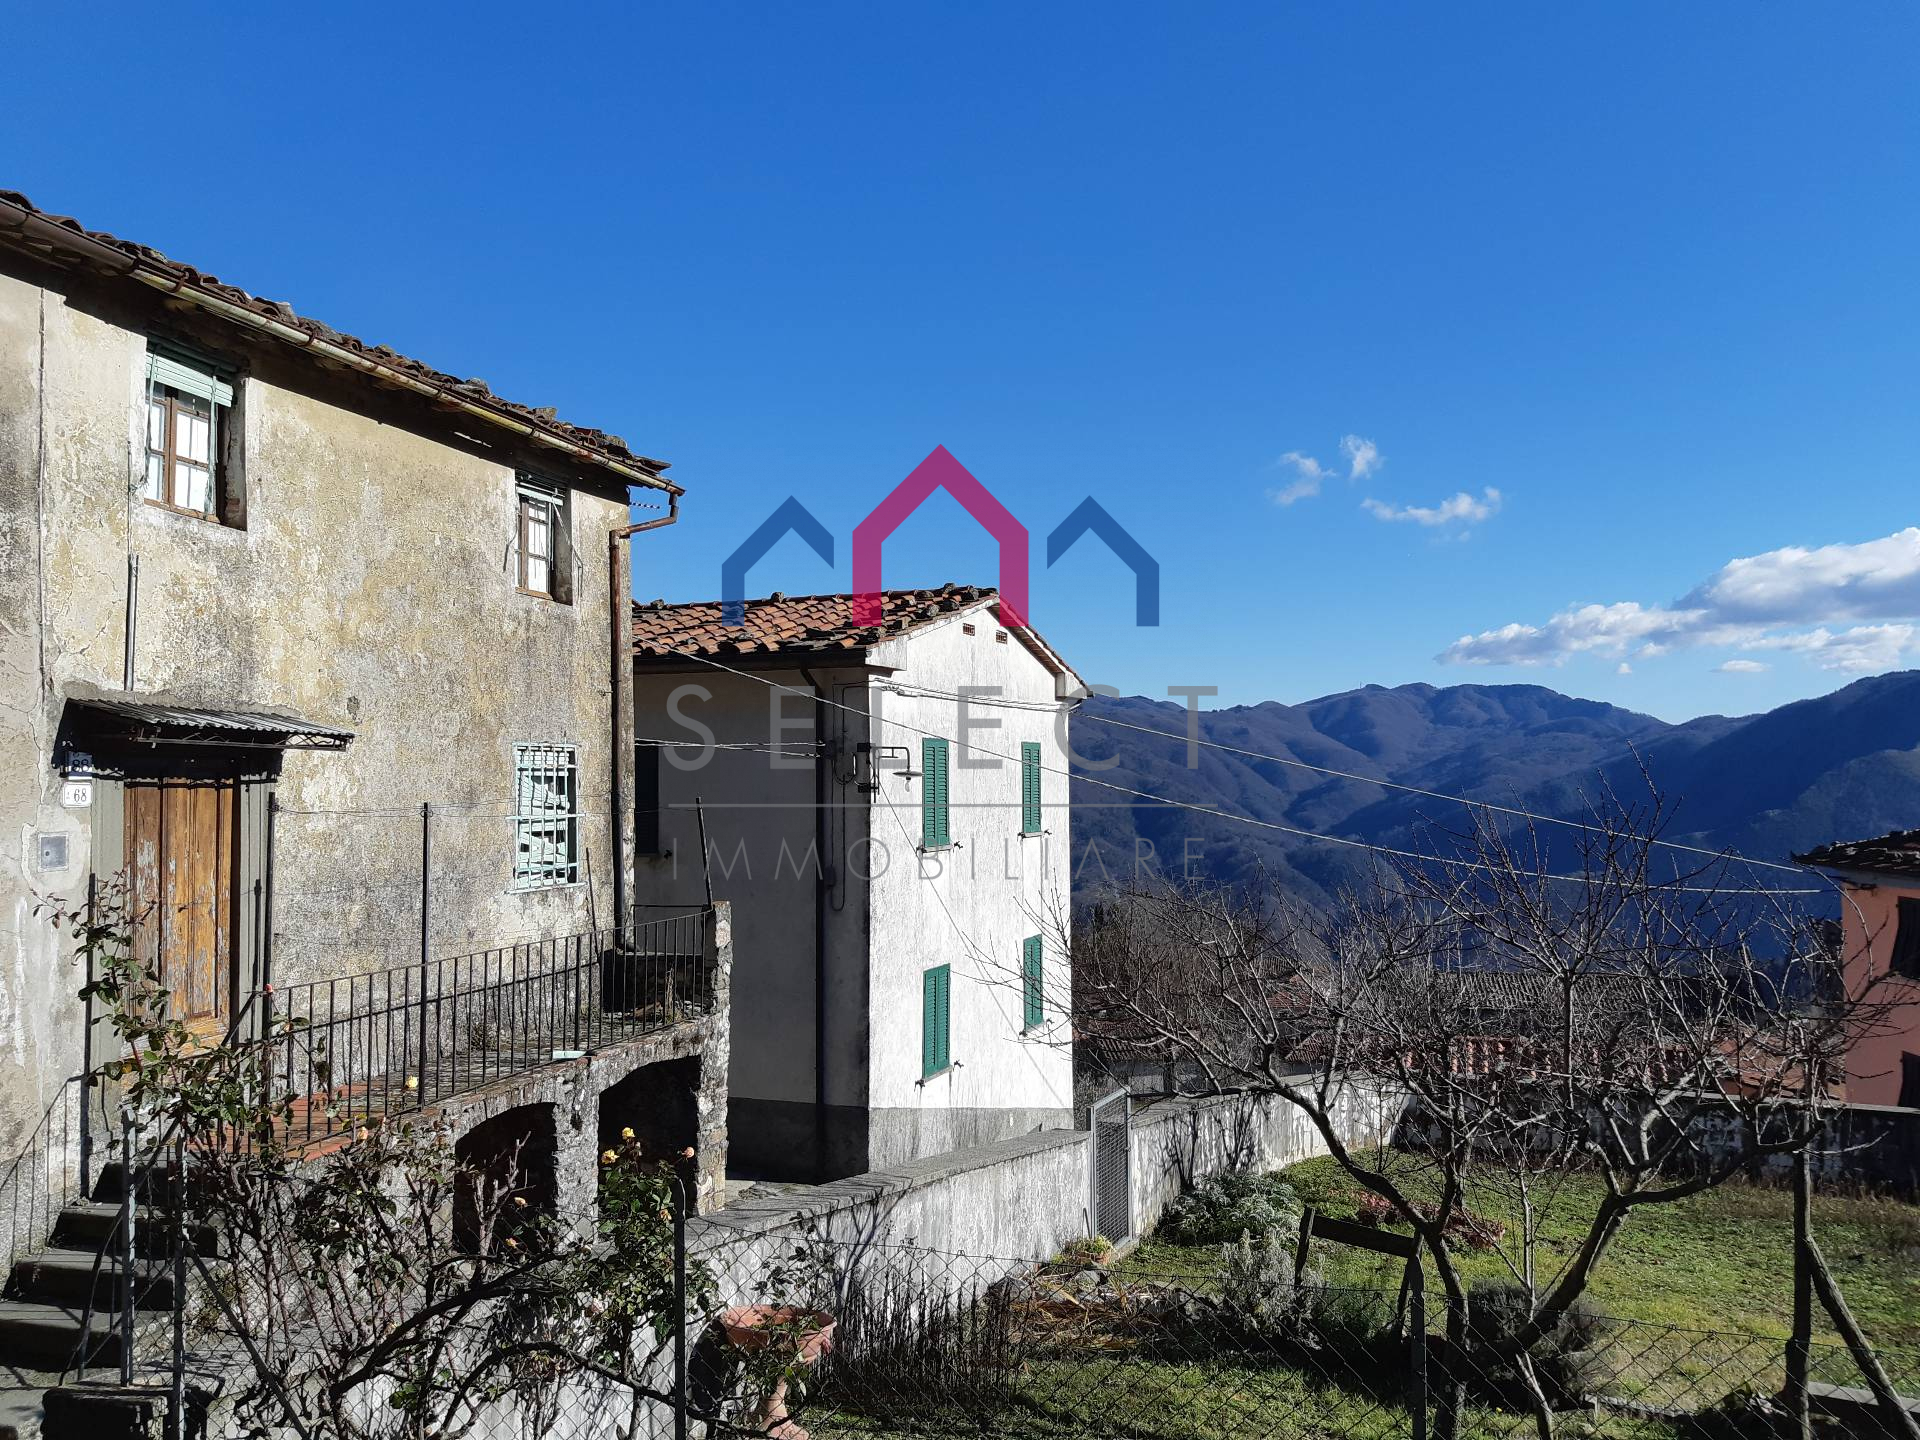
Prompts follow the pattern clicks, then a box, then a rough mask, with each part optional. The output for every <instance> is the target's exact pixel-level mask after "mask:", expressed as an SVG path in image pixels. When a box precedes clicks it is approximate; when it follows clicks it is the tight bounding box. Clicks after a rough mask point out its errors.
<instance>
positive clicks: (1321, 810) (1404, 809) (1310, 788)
mask: <svg viewBox="0 0 1920 1440" xmlns="http://www.w3.org/2000/svg"><path fill="white" fill-rule="evenodd" d="M1102 719H1110V720H1116V721H1124V722H1127V723H1129V724H1134V725H1139V726H1144V727H1146V728H1147V729H1151V730H1163V731H1169V732H1173V733H1175V734H1180V735H1184V734H1185V732H1186V723H1187V717H1186V711H1185V710H1184V709H1183V708H1182V707H1181V706H1180V705H1178V704H1177V703H1169V702H1167V701H1160V700H1148V699H1143V698H1140V697H1137V696H1132V697H1127V698H1124V699H1101V698H1095V699H1093V700H1090V701H1088V702H1087V704H1086V705H1085V706H1084V707H1082V709H1081V711H1080V712H1079V714H1078V715H1077V716H1076V718H1075V720H1074V723H1073V744H1074V749H1075V750H1076V751H1077V752H1078V753H1079V754H1080V755H1081V757H1082V758H1083V759H1085V760H1086V761H1088V762H1090V763H1098V762H1100V761H1105V760H1116V761H1117V762H1118V763H1117V765H1116V766H1115V767H1114V768H1113V769H1111V770H1104V771H1093V772H1090V773H1092V774H1093V775H1094V777H1095V778H1098V779H1106V780H1111V781H1113V782H1115V783H1117V784H1121V785H1126V786H1129V787H1131V788H1133V789H1138V790H1144V791H1147V792H1149V793H1151V794H1154V795H1158V796H1164V797H1166V798H1168V799H1172V800H1178V801H1183V802H1186V803H1189V804H1195V805H1204V806H1210V807H1213V808H1215V809H1219V810H1226V811H1230V812H1232V813H1234V814H1237V815H1244V816H1249V817H1251V818H1253V819H1255V820H1260V821H1267V822H1271V823H1274V824H1278V825H1286V826H1292V827H1295V828H1298V829H1302V830H1310V831H1312V832H1314V833H1315V834H1318V835H1331V836H1342V837H1350V838H1353V839H1358V840H1365V841H1368V842H1370V843H1373V844H1379V845H1391V846H1398V847H1402V848H1407V849H1414V850H1422V851H1430V850H1432V849H1433V848H1434V846H1435V843H1436V841H1437V839H1438V838H1439V837H1437V836H1436V835H1435V834H1434V833H1433V832H1434V830H1435V829H1436V827H1447V826H1455V827H1457V826H1458V825H1459V823H1460V821H1461V818H1462V816H1463V814H1464V812H1463V811H1462V809H1461V807H1459V806H1457V805H1452V804H1449V803H1447V802H1446V801H1442V800H1434V799H1428V798H1424V797H1421V796H1416V795H1409V794H1406V793H1404V792H1401V791H1394V790H1388V789H1386V788H1384V787H1383V786H1381V785H1379V784H1375V783H1372V782H1373V781H1376V780H1389V781H1393V782H1395V783H1397V784H1401V785H1411V786H1416V787H1419V788H1420V789H1423V790H1432V791H1437V792H1442V793H1445V794H1448V795H1461V796H1465V797H1467V798H1469V799H1474V800H1484V801H1491V802H1494V803H1498V804H1503V805H1516V806H1519V807H1523V808H1525V809H1528V810H1533V811H1537V812H1539V813H1541V814H1546V815H1555V816H1564V817H1567V818H1578V817H1580V816H1582V815H1583V814H1584V813H1585V811H1586V797H1588V796H1591V795H1595V794H1597V793H1599V792H1600V790H1601V788H1602V787H1603V786H1605V785H1611V786H1613V787H1614V788H1615V790H1616V791H1617V792H1618V793H1620V794H1622V795H1623V796H1627V797H1630V798H1633V799H1643V798H1644V797H1645V796H1646V793H1647V789H1646V780H1645V779H1644V778H1643V777H1642V773H1641V772H1642V767H1644V768H1645V771H1646V773H1647V775H1649V776H1651V778H1652V780H1653V782H1654V783H1655V784H1656V785H1657V786H1658V787H1659V788H1660V790H1661V791H1662V792H1663V793H1664V794H1665V795H1666V797H1667V798H1668V799H1669V800H1670V801H1671V802H1672V803H1673V804H1674V806H1675V807H1676V809H1675V814H1674V823H1673V825H1672V826H1671V827H1670V828H1669V830H1668V831H1667V832H1666V833H1667V838H1669V839H1674V840H1685V841H1687V842H1689V843H1695V844H1703V845H1707V846H1711V847H1714V848H1721V847H1727V848H1732V849H1735V850H1738V851H1739V852H1740V853H1742V854H1744V855H1749V856H1752V857H1754V858H1756V859H1768V860H1784V859H1787V858H1788V857H1789V856H1790V855H1791V854H1792V853H1793V852H1794V851H1796V850H1806V849H1808V848H1810V847H1812V846H1814V845H1816V844H1819V843H1821V842H1822V841H1826V840H1833V839H1844V838H1853V837H1858V836H1865V835H1874V834H1879V833H1881V832H1884V831H1887V830H1893V829H1898V828H1901V827H1906V826H1920V671H1903V672H1899V673H1895V674H1891V675H1877V676H1874V677H1872V678H1871V679H1866V680H1860V681H1856V682H1855V683H1853V684H1851V685H1849V686H1847V687H1846V688H1845V689H1843V690H1839V691H1836V692H1835V693H1833V694H1831V695H1826V696H1822V697H1821V698H1819V699H1815V700H1803V701H1799V702H1796V703H1794V704H1791V705H1783V706H1782V707H1780V708H1779V709H1778V710H1773V711H1769V712H1767V713H1766V714H1762V715H1751V716H1746V717H1744V718H1737V719H1734V718H1728V717H1726V716H1720V715H1713V716H1706V717H1704V718H1702V719H1698V720H1691V721H1688V722H1687V723H1685V724H1683V725H1670V724H1668V723H1666V722H1665V721H1662V720H1657V719H1655V718H1653V717H1652V716H1650V715H1641V714H1638V713H1636V712H1634V711H1632V710H1623V709H1620V708H1619V707H1617V706H1613V705H1605V704H1601V703H1599V702H1597V701H1593V700H1578V699H1575V698H1573V697H1571V696H1567V695H1562V694H1560V693H1558V692H1557V691H1553V690H1548V689H1546V688H1544V687H1542V686H1538V685H1454V686H1448V687H1444V688H1440V687H1436V686H1432V685H1402V686H1399V687H1397V688H1394V689H1387V688H1384V687H1382V686H1378V685H1369V686H1367V687H1366V688H1364V689H1361V690H1350V691H1347V692H1345V693H1344V694H1339V695H1328V696H1325V697H1323V698H1321V699H1319V700H1309V701H1307V702H1305V703H1304V704H1300V705H1282V704H1279V703H1277V702H1273V701H1269V702H1267V703H1265V704H1261V705H1250V706H1237V707H1234V708H1231V709H1226V710H1213V711H1206V712H1203V713H1202V714H1201V716H1200V733H1201V737H1202V738H1203V739H1206V740H1210V741H1215V742H1218V743H1220V744H1223V745H1232V746H1236V747H1239V748H1240V749H1243V750H1248V751H1254V752H1258V753H1260V754H1263V755H1273V756H1279V757H1284V758H1288V759H1294V760H1303V761H1308V762H1311V763H1312V764H1315V765H1321V766H1326V767H1329V768H1331V769H1335V770H1341V771H1345V772H1348V773H1349V774H1351V775H1353V776H1356V777H1361V778H1355V779H1338V778H1332V777H1328V776H1325V775H1321V774H1317V773H1315V772H1313V771H1308V770H1302V769H1298V768H1296V767H1293V766H1289V765H1283V764H1276V763H1274V762H1273V761H1271V760H1260V759H1254V758H1251V757H1249V756H1241V755H1232V754H1227V753H1224V752H1222V751H1219V750H1208V749H1202V750H1201V751H1200V763H1199V767H1198V768H1197V769H1193V770H1190V769H1188V768H1187V767H1186V754H1185V745H1184V743H1183V742H1181V741H1178V740H1168V739H1162V738H1160V737H1159V736H1155V735H1147V734H1141V733H1139V732H1138V731H1133V730H1125V729H1121V728H1118V727H1117V726H1115V725H1109V724H1103V723H1100V721H1101V720H1102ZM1073 801H1074V806H1075V811H1074V836H1073V844H1074V855H1075V866H1076V870H1075V880H1076V890H1077V891H1078V892H1079V893H1081V894H1082V895H1085V894H1089V893H1091V892H1092V891H1093V890H1095V889H1097V888H1098V886H1099V884H1100V883H1101V881H1102V878H1103V877H1102V872H1103V870H1104V871H1105V873H1106V874H1108V875H1110V876H1111V877H1112V878H1114V879H1116V880H1119V879H1123V878H1124V876H1125V873H1126V871H1127V869H1128V867H1129V866H1131V864H1132V863H1133V858H1134V856H1135V854H1136V847H1144V846H1145V845H1151V847H1152V853H1153V855H1154V856H1155V858H1156V859H1157V861H1158V863H1159V865H1160V866H1161V868H1162V870H1163V871H1178V869H1179V868H1180V866H1181V860H1182V856H1183V854H1184V855H1185V856H1186V857H1187V858H1188V860H1189V861H1190V862H1191V866H1192V868H1193V870H1194V871H1195V873H1204V874H1206V875H1208V876H1211V877H1213V878H1216V879H1221V880H1227V881H1242V880H1247V879H1250V878H1252V877H1253V876H1254V875H1255V874H1256V873H1257V872H1264V874H1265V875H1266V876H1267V877H1269V878H1270V879H1271V880H1272V881H1273V882H1276V883H1278V884H1279V885H1281V886H1283V887H1284V888H1286V889H1287V890H1289V891H1291V892H1293V893H1295V894H1298V895H1300V896H1302V897H1303V898H1308V899H1323V898H1325V897H1326V896H1327V895H1328V894H1329V893H1330V892H1331V891H1332V890H1334V889H1336V888H1338V887H1339V886H1340V885H1341V884H1342V883H1343V882H1346V881H1348V880H1351V879H1352V878H1354V877H1356V876H1357V875H1360V874H1363V873H1365V871H1366V869H1367V868H1368V867H1369V865H1371V863H1372V861H1371V860H1370V859H1369V858H1368V856H1367V853H1366V852H1364V851H1359V850H1355V849H1351V848H1348V847H1344V846H1340V845H1333V844H1327V843H1325V842H1322V841H1316V840H1306V839H1300V838H1296V837H1294V836H1290V835H1286V834H1283V833H1280V832H1279V831H1276V830H1271V829H1262V828H1259V827H1257V826H1253V825H1246V824H1241V823H1238V822H1236V821H1232V820H1228V819H1224V818H1215V817H1211V816H1206V815H1197V814H1194V813H1193V812H1191V811H1186V810H1179V809H1173V808H1169V807H1155V806H1151V805H1148V804H1145V803H1144V802H1142V803H1141V804H1139V805H1135V804H1133V803H1131V802H1130V801H1129V798H1128V797H1126V796H1124V795H1120V794H1116V793H1114V792H1113V791H1110V790H1106V789H1103V788H1102V787H1100V786H1099V785H1096V784H1093V783H1090V781H1089V780H1088V779H1086V778H1083V776H1082V775H1081V774H1079V773H1077V774H1076V777H1075V779H1074V782H1073ZM1089 842H1093V845H1094V850H1093V852H1092V854H1089V853H1088V844H1089Z"/></svg>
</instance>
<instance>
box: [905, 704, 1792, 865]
mask: <svg viewBox="0 0 1920 1440" xmlns="http://www.w3.org/2000/svg"><path fill="white" fill-rule="evenodd" d="M878 688H880V689H882V690H889V691H892V692H893V693H895V694H898V695H902V696H905V697H907V698H909V699H939V700H948V701H953V702H956V703H959V704H965V705H969V706H979V707H982V708H985V709H989V710H1024V711H1030V712H1040V713H1051V714H1059V713H1060V712H1061V709H1062V704H1061V703H1060V702H1054V703H1044V702H1038V701H1030V700H1006V699H1002V698H999V697H996V696H991V695H963V694H961V693H959V692H958V691H954V690H940V689H937V688H934V687H931V686H926V685H909V684H906V683H904V682H900V681H894V682H886V683H882V684H881V685H880V686H879V687H878ZM1073 713H1074V714H1075V715H1077V716H1079V717H1080V719H1082V720H1091V721H1093V722H1094V723H1095V724H1097V725H1111V726H1113V727H1115V728H1116V729H1120V730H1134V731H1137V732H1139V733H1140V734H1142V735H1157V736H1159V737H1160V738H1161V739H1163V740H1174V741H1178V742H1179V743H1180V744H1182V745H1194V746H1198V747H1199V748H1201V749H1203V750H1220V751H1223V752H1225V753H1227V754H1229V755H1241V756H1244V757H1246V758H1247V759H1249V760H1268V761H1271V762H1272V763H1274V764H1276V765H1287V766H1291V767H1292V768H1294V769H1296V770H1310V771H1312V772H1313V773H1314V774H1316V775H1326V776H1329V777H1331V778H1333V779H1336V780H1352V781H1356V782H1358V783H1360V784H1363V785H1378V786H1379V787H1380V788H1381V789H1383V790H1398V791H1400V792H1402V793H1403V794H1407V795H1418V796H1421V797H1423V798H1425V799H1428V800H1445V801H1447V802H1448V803H1449V804H1454V805H1464V806H1467V807H1468V808H1470V809H1479V810H1486V811H1491V812H1493V813H1496V814H1500V815H1512V816H1514V817H1516V818H1518V819H1523V820H1532V821H1537V822H1538V823H1540V824H1542V825H1560V826H1564V827H1565V828H1567V829H1570V830H1580V831H1590V830H1591V829H1592V828H1593V827H1592V826H1590V825H1588V824H1586V823H1584V822H1583V821H1579V820H1569V819H1567V818H1566V817H1565V816H1563V815H1542V814H1540V813H1538V812H1537V811H1533V810H1525V809H1522V808H1520V807H1519V806H1517V805H1501V804H1497V803H1495V802H1494V801H1491V800H1471V799H1468V798H1467V797H1466V796H1464V795H1449V794H1448V793H1446V792H1445V791H1444V790H1427V789H1423V788H1422V787H1420V786H1418V785H1406V784H1402V783H1401V782H1399V781H1397V780H1383V779H1381V778H1379V777H1378V776H1374V775H1362V774H1359V773H1357V772H1355V771H1352V770H1339V769H1336V768H1334V767H1333V766H1331V765H1315V764H1314V763H1313V762H1312V761H1310V760H1300V759H1296V758H1294V757H1293V756H1290V755H1269V754H1267V753H1265V752H1264V751H1260V750H1247V749H1244V748H1242V747H1241V746H1238V745H1228V744H1226V743H1225V742H1224V741H1220V740H1206V739H1202V738H1201V737H1200V736H1198V735H1183V734H1181V733H1180V732H1179V731H1177V730H1157V729H1155V728H1154V727H1153V726H1151V725H1137V724H1135V723H1133V722H1132V721H1129V720H1116V719H1113V718H1112V717H1111V716H1107V715H1095V714H1093V713H1091V712H1089V711H1087V710H1085V709H1081V708H1075V709H1074V710H1073ZM1079 778H1082V779H1085V778H1086V777H1085V776H1081V777H1079ZM1650 843H1651V844H1653V845H1656V846H1658V847H1659V848H1661V849H1663V850H1674V851H1679V852H1682V853H1685V854H1689V855H1704V856H1708V857H1709V858H1712V859H1716V860H1727V859H1738V860H1740V861H1741V862H1742V863H1744V864H1747V865H1751V866H1754V867H1756V868H1758V869H1763V870H1779V871H1783V872H1785V873H1786V874H1789V875H1801V874H1804V873H1805V872H1804V871H1803V870H1802V869H1801V867H1799V866H1797V865H1786V864H1782V863H1781V862H1779V861H1777V860H1754V859H1749V858H1748V857H1746V856H1744V855H1739V856H1736V855H1733V854H1731V853H1730V852H1727V851H1722V850H1714V849H1710V848H1709V847H1707V846H1704V845H1687V844H1683V843H1682V842H1680V841H1678V840H1658V839H1655V840H1652V841H1650Z"/></svg>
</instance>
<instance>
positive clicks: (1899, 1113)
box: [1693, 1105, 1920, 1200]
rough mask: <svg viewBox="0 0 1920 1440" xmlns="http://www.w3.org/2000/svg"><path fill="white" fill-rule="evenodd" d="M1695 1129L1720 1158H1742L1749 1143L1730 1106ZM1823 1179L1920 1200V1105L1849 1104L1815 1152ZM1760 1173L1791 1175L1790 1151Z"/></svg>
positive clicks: (1709, 1112)
mask: <svg viewBox="0 0 1920 1440" xmlns="http://www.w3.org/2000/svg"><path fill="white" fill-rule="evenodd" d="M1693 1135H1694V1138H1695V1140H1696V1141H1698V1142H1699V1143H1700V1144H1701V1145H1702V1146H1703V1147H1704V1148H1705V1149H1706V1151H1707V1153H1708V1154H1709V1155H1711V1156H1712V1157H1713V1158H1714V1159H1715V1160H1716V1161H1720V1162H1724V1161H1726V1160H1728V1159H1732V1158H1737V1157H1738V1156H1739V1155H1740V1154H1741V1152H1742V1150H1743V1149H1744V1148H1745V1146H1746V1143H1747V1142H1746V1138H1745V1136H1744V1134H1743V1133H1742V1129H1741V1124H1740V1121H1739V1119H1738V1117H1737V1116H1736V1115H1735V1113H1734V1112H1733V1111H1732V1110H1730V1109H1719V1108H1715V1109H1709V1110H1707V1111H1705V1112H1704V1113H1703V1114H1701V1115H1700V1116H1699V1117H1697V1118H1696V1119H1695V1121H1694V1124H1693ZM1812 1155H1813V1173H1814V1179H1815V1183H1816V1184H1819V1185H1828V1186H1831V1185H1842V1186H1852V1185H1857V1186H1860V1187H1862V1188H1865V1189H1868V1190H1875V1191H1882V1192H1885V1193H1887V1194H1890V1195H1895V1196H1898V1197H1899V1198H1900V1199H1903V1200H1920V1110H1915V1109H1909V1108H1906V1107H1903V1106H1899V1105H1846V1106H1843V1107H1841V1109H1839V1110H1838V1111H1837V1112H1835V1114H1834V1118H1833V1123H1832V1125H1831V1126H1830V1127H1829V1129H1828V1133H1827V1135H1826V1136H1825V1138H1824V1139H1823V1140H1822V1142H1821V1143H1820V1144H1819V1145H1817V1146H1816V1147H1815V1148H1814V1150H1813V1152H1812ZM1758 1170H1759V1172H1760V1178H1763V1179H1769V1180H1779V1181H1783V1182H1784V1181H1785V1180H1787V1179H1788V1177H1789V1176H1790V1175H1791V1173H1792V1170H1793V1160H1792V1158H1791V1157H1790V1156H1786V1155H1772V1156H1769V1157H1767V1158H1766V1159H1765V1160H1763V1161H1761V1162H1760V1164H1759V1166H1758Z"/></svg>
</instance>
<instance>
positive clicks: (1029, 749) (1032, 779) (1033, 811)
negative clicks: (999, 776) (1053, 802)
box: [1020, 740, 1040, 835]
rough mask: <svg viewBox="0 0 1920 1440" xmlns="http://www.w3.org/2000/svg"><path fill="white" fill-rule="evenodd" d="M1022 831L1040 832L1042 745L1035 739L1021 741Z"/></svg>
mask: <svg viewBox="0 0 1920 1440" xmlns="http://www.w3.org/2000/svg"><path fill="white" fill-rule="evenodd" d="M1020 833H1021V834H1022V835H1038V834H1039V833H1040V745H1039V742H1038V741H1035V740H1023V741H1022V742H1021V743H1020Z"/></svg>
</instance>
